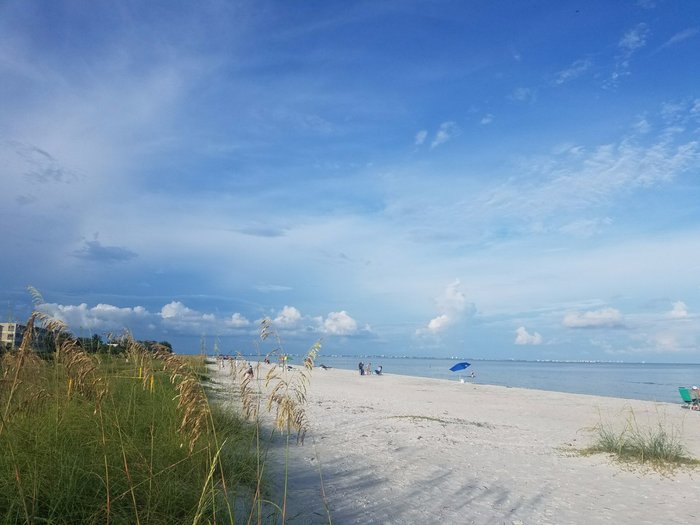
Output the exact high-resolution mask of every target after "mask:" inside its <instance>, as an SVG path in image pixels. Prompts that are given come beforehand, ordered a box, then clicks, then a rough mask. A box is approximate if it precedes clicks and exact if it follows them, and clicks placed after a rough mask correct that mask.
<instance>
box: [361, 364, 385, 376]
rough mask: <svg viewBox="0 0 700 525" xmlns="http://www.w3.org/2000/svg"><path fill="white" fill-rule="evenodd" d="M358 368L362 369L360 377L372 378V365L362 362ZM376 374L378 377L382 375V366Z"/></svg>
mask: <svg viewBox="0 0 700 525" xmlns="http://www.w3.org/2000/svg"><path fill="white" fill-rule="evenodd" d="M357 368H359V369H360V375H361V376H371V375H372V363H363V362H362V361H360V362H359V363H358V365H357ZM374 373H375V374H376V375H378V376H380V375H382V365H379V366H378V367H377V369H376V370H375V371H374Z"/></svg>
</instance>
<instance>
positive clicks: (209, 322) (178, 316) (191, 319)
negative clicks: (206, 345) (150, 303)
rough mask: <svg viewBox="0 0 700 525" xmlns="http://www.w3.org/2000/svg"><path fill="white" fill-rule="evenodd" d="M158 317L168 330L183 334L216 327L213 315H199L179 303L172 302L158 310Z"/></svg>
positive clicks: (199, 313)
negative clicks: (171, 329)
mask: <svg viewBox="0 0 700 525" xmlns="http://www.w3.org/2000/svg"><path fill="white" fill-rule="evenodd" d="M160 317H161V319H162V320H163V324H164V325H165V326H166V327H168V328H173V329H175V330H179V331H183V332H189V333H192V332H195V333H196V332H201V331H203V330H207V329H212V328H215V327H216V316H215V315H214V314H207V313H201V312H198V311H197V310H193V309H191V308H188V307H187V306H185V305H184V304H183V303H181V302H180V301H172V302H170V303H168V304H166V305H164V306H163V307H162V308H161V309H160Z"/></svg>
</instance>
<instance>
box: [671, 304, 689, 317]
mask: <svg viewBox="0 0 700 525" xmlns="http://www.w3.org/2000/svg"><path fill="white" fill-rule="evenodd" d="M668 315H669V316H670V317H672V318H673V319H684V318H686V317H688V307H687V306H686V304H685V303H684V302H683V301H676V302H675V303H673V309H672V310H671V311H670V312H669V314H668Z"/></svg>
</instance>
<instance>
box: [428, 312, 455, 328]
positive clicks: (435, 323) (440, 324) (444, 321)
mask: <svg viewBox="0 0 700 525" xmlns="http://www.w3.org/2000/svg"><path fill="white" fill-rule="evenodd" d="M449 324H450V318H449V317H448V316H447V315H446V314H442V315H439V316H437V317H435V318H434V319H431V320H430V322H428V331H430V332H439V331H441V330H443V329H444V328H446V327H447V326H449Z"/></svg>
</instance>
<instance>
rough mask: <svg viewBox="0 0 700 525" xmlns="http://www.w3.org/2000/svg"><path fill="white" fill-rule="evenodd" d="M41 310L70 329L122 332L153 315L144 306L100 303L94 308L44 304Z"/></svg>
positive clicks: (83, 304)
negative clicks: (131, 306) (122, 306)
mask: <svg viewBox="0 0 700 525" xmlns="http://www.w3.org/2000/svg"><path fill="white" fill-rule="evenodd" d="M39 310H40V311H42V312H44V313H46V314H48V315H50V316H52V317H55V318H56V319H59V320H61V321H63V322H64V323H66V325H68V327H69V329H71V330H73V331H77V330H79V329H81V328H82V329H88V330H122V329H125V328H129V327H130V326H131V325H133V324H138V323H140V322H142V321H143V320H144V319H146V318H148V317H150V316H151V314H150V313H149V312H148V311H147V310H146V309H145V308H144V307H143V306H135V307H133V308H130V307H126V308H120V307H118V306H113V305H111V304H103V303H100V304H98V305H96V306H93V307H92V308H89V307H88V305H87V304H85V303H81V304H79V305H62V304H55V303H44V304H42V305H40V306H39Z"/></svg>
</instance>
